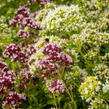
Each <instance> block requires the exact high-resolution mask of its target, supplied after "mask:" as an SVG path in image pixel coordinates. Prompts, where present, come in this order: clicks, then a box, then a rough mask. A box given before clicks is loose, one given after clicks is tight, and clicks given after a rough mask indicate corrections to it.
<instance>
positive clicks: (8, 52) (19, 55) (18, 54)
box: [3, 43, 26, 62]
mask: <svg viewBox="0 0 109 109" xmlns="http://www.w3.org/2000/svg"><path fill="white" fill-rule="evenodd" d="M3 54H4V57H6V58H9V57H11V58H12V61H14V62H16V61H21V62H24V61H25V58H26V55H25V53H24V52H22V51H21V49H20V47H19V46H16V45H15V44H13V43H12V44H10V45H9V46H7V48H6V49H5V51H4V53H3Z"/></svg>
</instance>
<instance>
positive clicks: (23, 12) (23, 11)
mask: <svg viewBox="0 0 109 109" xmlns="http://www.w3.org/2000/svg"><path fill="white" fill-rule="evenodd" d="M16 14H21V15H23V16H25V17H29V15H30V10H29V8H27V7H25V6H22V7H19V8H18V9H17V11H16Z"/></svg>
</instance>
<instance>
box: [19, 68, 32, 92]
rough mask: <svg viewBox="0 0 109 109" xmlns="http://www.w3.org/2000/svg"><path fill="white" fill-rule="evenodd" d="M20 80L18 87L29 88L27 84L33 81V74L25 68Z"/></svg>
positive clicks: (20, 74)
mask: <svg viewBox="0 0 109 109" xmlns="http://www.w3.org/2000/svg"><path fill="white" fill-rule="evenodd" d="M18 79H19V80H20V85H18V86H17V87H18V88H20V90H21V89H24V88H27V84H28V82H29V80H30V79H31V74H30V71H29V69H28V68H24V69H23V70H22V71H20V72H19V73H18Z"/></svg>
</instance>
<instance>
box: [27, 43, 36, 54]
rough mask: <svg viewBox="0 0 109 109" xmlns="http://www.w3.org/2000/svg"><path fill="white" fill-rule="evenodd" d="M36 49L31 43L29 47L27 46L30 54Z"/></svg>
mask: <svg viewBox="0 0 109 109" xmlns="http://www.w3.org/2000/svg"><path fill="white" fill-rule="evenodd" d="M35 51H36V50H35V48H34V46H33V45H30V46H29V47H28V48H27V52H28V53H29V54H32V53H34V52H35Z"/></svg>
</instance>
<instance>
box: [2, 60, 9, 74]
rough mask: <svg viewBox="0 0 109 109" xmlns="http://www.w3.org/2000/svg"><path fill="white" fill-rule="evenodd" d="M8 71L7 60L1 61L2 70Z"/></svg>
mask: <svg viewBox="0 0 109 109" xmlns="http://www.w3.org/2000/svg"><path fill="white" fill-rule="evenodd" d="M7 71H8V67H7V64H6V63H5V62H1V61H0V72H2V73H3V72H7Z"/></svg>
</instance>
